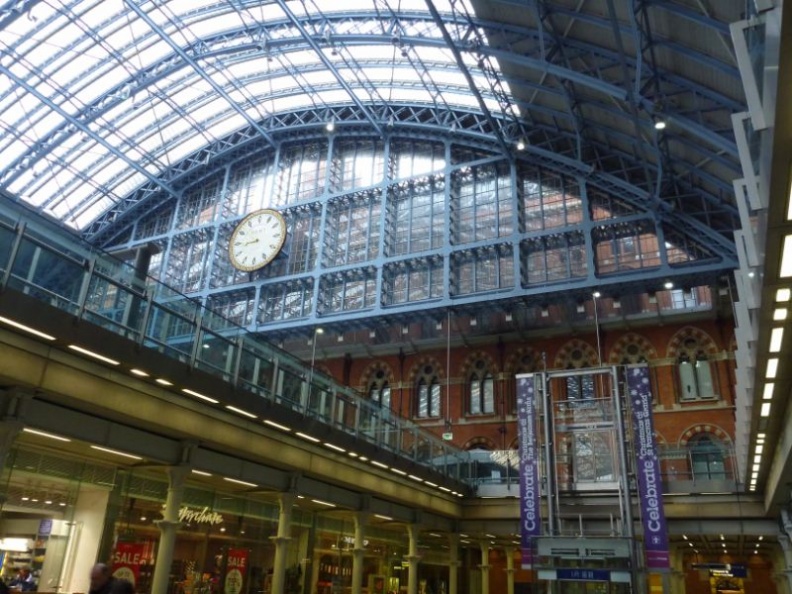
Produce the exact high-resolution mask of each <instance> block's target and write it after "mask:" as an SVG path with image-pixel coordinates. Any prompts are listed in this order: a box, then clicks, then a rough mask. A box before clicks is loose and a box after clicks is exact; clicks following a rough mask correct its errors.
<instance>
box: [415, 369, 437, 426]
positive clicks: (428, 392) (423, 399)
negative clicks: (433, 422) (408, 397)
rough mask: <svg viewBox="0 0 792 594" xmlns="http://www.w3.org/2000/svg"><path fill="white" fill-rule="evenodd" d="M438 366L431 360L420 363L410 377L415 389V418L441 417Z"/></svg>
mask: <svg viewBox="0 0 792 594" xmlns="http://www.w3.org/2000/svg"><path fill="white" fill-rule="evenodd" d="M440 369H441V368H440V365H439V364H438V363H437V361H435V360H434V359H432V358H426V359H424V360H422V361H420V362H419V363H418V364H417V365H416V366H415V367H414V368H413V370H412V372H411V374H410V376H411V378H412V380H413V386H414V387H415V412H414V414H415V416H416V417H417V418H419V419H433V418H438V417H440V416H441V415H442V401H441V388H440V386H441V381H440V373H441V372H440Z"/></svg>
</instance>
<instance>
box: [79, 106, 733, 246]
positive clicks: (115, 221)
mask: <svg viewBox="0 0 792 594" xmlns="http://www.w3.org/2000/svg"><path fill="white" fill-rule="evenodd" d="M374 114H375V115H376V117H380V118H382V120H383V121H388V119H389V118H393V116H394V115H395V119H393V124H394V128H393V130H392V133H398V134H400V135H407V136H409V135H415V136H416V137H422V138H437V137H438V136H439V137H447V136H448V135H449V130H450V129H455V131H454V133H453V135H454V141H455V142H460V143H462V144H464V143H471V144H472V145H473V146H478V147H489V149H488V150H491V151H498V150H499V148H498V146H497V145H496V144H495V143H494V141H493V137H492V132H491V127H490V123H489V120H487V119H486V118H485V117H483V116H482V115H481V114H479V113H477V112H473V111H470V112H462V111H454V112H449V111H446V110H444V109H435V108H431V107H427V106H407V105H401V106H398V109H397V106H396V105H383V106H378V107H377V108H376V109H375V110H374ZM342 116H343V117H344V118H345V120H344V121H343V122H342V121H341V119H340V118H341V117H342ZM330 118H336V119H337V121H339V122H341V123H340V128H339V133H346V132H345V131H346V130H347V129H349V132H348V133H349V134H350V135H364V136H365V135H370V134H371V131H370V128H368V127H367V125H366V118H365V116H364V115H363V114H355V113H354V110H352V109H350V108H349V107H347V106H344V107H339V108H336V109H326V110H311V111H304V112H295V113H286V114H279V115H278V116H273V117H272V118H270V119H268V120H267V121H265V122H263V124H262V125H265V126H266V127H267V128H266V129H267V130H268V134H269V135H270V136H271V137H273V138H277V139H278V143H279V144H280V143H283V142H287V141H288V140H289V139H293V138H309V137H311V136H318V135H321V134H323V126H324V124H325V122H327V121H328V120H329V119H330ZM258 138H260V136H259V135H258V134H257V132H256V131H255V130H252V129H246V130H242V131H239V132H237V133H235V134H233V135H231V136H230V137H228V138H226V139H224V140H223V141H222V142H218V143H214V144H212V145H209V146H207V147H204V148H203V149H202V150H201V151H199V152H198V153H196V154H195V155H193V157H192V158H190V159H186V160H184V161H183V162H181V163H180V164H178V165H177V166H175V167H172V168H169V169H168V170H166V172H165V174H164V175H163V176H162V178H161V179H162V180H163V181H164V182H165V183H167V184H168V185H170V186H173V187H177V186H178V188H181V187H183V186H184V185H185V183H186V179H187V178H190V176H192V175H193V173H192V172H200V173H201V174H203V175H206V174H207V173H209V172H210V171H212V170H214V168H215V167H220V166H222V164H223V162H224V161H225V159H226V158H231V159H239V158H240V155H242V154H244V153H249V152H251V151H253V150H256V151H258V150H260V149H261V148H266V147H267V146H268V144H266V143H256V140H257V139H258ZM594 144H596V143H594ZM554 149H555V150H554ZM599 151H600V152H602V153H603V154H608V155H611V156H613V155H618V156H619V158H620V159H622V160H623V162H624V163H630V162H634V155H632V154H630V153H621V152H620V151H619V150H616V149H614V147H610V146H600V147H599ZM525 153H526V155H527V156H526V157H525V158H530V159H531V160H532V161H536V162H538V163H540V164H542V165H544V166H546V167H549V168H550V169H554V170H557V171H560V172H565V173H570V174H572V175H579V176H584V177H586V178H587V179H589V180H590V181H592V183H594V184H595V185H601V186H602V188H603V189H605V190H607V191H609V192H614V195H615V196H619V197H622V198H623V199H625V201H627V202H629V203H631V204H632V205H633V207H635V208H639V209H644V210H645V209H649V210H654V211H656V212H657V213H658V214H659V213H661V212H667V213H672V212H673V213H674V216H675V217H678V218H685V217H686V214H685V212H684V211H682V210H679V209H678V208H676V207H675V206H674V205H673V204H671V203H669V202H665V201H663V200H662V199H661V198H659V197H657V196H655V195H654V193H653V192H652V188H651V187H650V186H647V185H645V184H644V185H642V184H641V183H635V182H633V181H632V180H630V179H625V178H629V175H628V172H626V171H615V172H613V173H612V172H610V171H608V170H607V169H605V168H603V167H597V166H596V163H594V164H592V163H589V162H582V161H580V160H578V159H575V158H574V154H573V153H574V151H566V150H564V151H561V150H558V149H557V144H556V145H552V144H551V146H548V148H545V147H544V146H541V145H539V146H537V145H529V146H527V147H526V150H525ZM564 153H567V154H564ZM207 163H213V164H214V166H213V167H210V168H207ZM611 168H612V169H615V168H613V167H611ZM190 181H195V179H194V178H192V179H191V180H190ZM617 182H618V183H617ZM676 183H677V184H678V185H679V186H680V188H683V189H684V193H685V194H686V195H689V194H695V195H699V196H701V198H702V200H704V201H705V202H706V203H707V204H709V205H710V206H709V207H710V208H711V209H713V211H715V212H718V211H722V212H723V215H720V216H726V217H727V219H726V220H725V221H724V224H723V225H722V226H715V227H716V228H715V229H714V230H713V228H712V227H711V225H712V221H711V220H710V221H704V220H696V219H695V218H693V217H690V219H691V220H690V222H689V223H687V224H686V225H684V227H685V228H691V229H692V228H695V227H697V226H698V227H700V233H702V234H706V235H710V234H713V233H714V237H720V239H719V240H717V243H718V244H719V245H721V248H722V249H726V250H727V251H728V252H730V253H731V252H733V246H730V243H731V242H730V241H729V240H726V241H724V235H723V233H728V232H729V231H730V225H729V222H730V221H733V220H736V218H737V211H736V208H735V207H732V206H730V205H728V204H727V203H726V202H725V201H724V200H723V199H722V198H719V197H718V196H715V195H710V194H708V193H706V192H703V191H702V190H701V189H699V188H695V187H693V186H692V185H690V184H689V183H687V182H686V181H685V180H684V179H682V178H680V179H677V180H676ZM158 192H160V191H159V189H158V187H157V186H156V185H154V186H152V185H151V184H147V185H146V186H143V187H141V188H139V189H138V190H137V191H136V192H134V193H132V194H130V195H129V196H127V197H126V199H125V200H124V201H123V202H121V203H119V204H118V205H117V206H116V208H114V209H113V210H112V211H109V212H108V213H106V214H105V215H103V216H102V217H100V218H99V219H97V221H96V222H95V223H94V224H93V225H91V226H90V227H89V228H87V229H86V230H85V238H86V239H88V240H89V241H91V242H94V243H97V244H100V245H108V244H109V243H111V242H112V241H111V238H112V237H113V235H114V234H115V233H117V232H119V231H120V229H121V227H122V226H124V221H128V220H129V216H130V215H134V214H135V212H137V211H139V209H138V208H137V207H138V206H140V204H141V202H142V201H143V200H144V199H146V200H147V202H146V208H147V209H151V208H156V205H157V204H158V203H161V202H164V201H165V200H167V199H168V198H169V194H168V193H164V194H163V193H160V194H159V196H158V197H157V194H158ZM670 198H673V196H671V197H670ZM707 222H709V225H708V224H707ZM718 227H720V228H719V229H718ZM714 237H713V239H714Z"/></svg>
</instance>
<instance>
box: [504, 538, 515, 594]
mask: <svg viewBox="0 0 792 594" xmlns="http://www.w3.org/2000/svg"><path fill="white" fill-rule="evenodd" d="M514 551H515V549H514V547H506V548H505V549H504V550H503V552H504V553H505V554H506V594H514V572H515V571H516V570H515V569H514Z"/></svg>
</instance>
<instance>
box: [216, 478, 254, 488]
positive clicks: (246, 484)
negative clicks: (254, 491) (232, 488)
mask: <svg viewBox="0 0 792 594" xmlns="http://www.w3.org/2000/svg"><path fill="white" fill-rule="evenodd" d="M223 480H224V481H228V482H229V483H234V484H235V485H244V486H245V487H258V485H257V484H255V483H249V482H247V481H240V480H239V479H233V478H228V477H227V476H224V477H223Z"/></svg>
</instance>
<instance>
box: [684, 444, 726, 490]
mask: <svg viewBox="0 0 792 594" xmlns="http://www.w3.org/2000/svg"><path fill="white" fill-rule="evenodd" d="M688 455H689V456H690V466H691V472H692V475H693V480H697V479H698V480H705V479H724V478H726V462H725V460H724V455H723V447H722V446H721V445H720V444H719V443H717V442H716V441H715V440H713V439H712V437H710V436H709V435H699V436H698V437H696V438H694V439H692V440H690V441H689V442H688Z"/></svg>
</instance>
